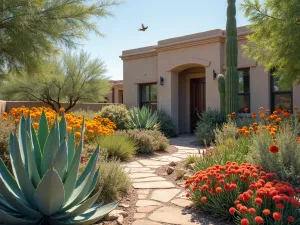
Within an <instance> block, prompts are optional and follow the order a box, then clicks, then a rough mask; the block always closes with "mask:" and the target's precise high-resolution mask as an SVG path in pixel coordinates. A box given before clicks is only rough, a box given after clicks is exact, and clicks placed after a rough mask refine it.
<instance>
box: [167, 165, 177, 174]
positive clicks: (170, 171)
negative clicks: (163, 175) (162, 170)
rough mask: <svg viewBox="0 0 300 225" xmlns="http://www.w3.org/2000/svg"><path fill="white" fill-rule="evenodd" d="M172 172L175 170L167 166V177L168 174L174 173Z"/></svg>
mask: <svg viewBox="0 0 300 225" xmlns="http://www.w3.org/2000/svg"><path fill="white" fill-rule="evenodd" d="M174 170H175V169H174V168H173V167H172V166H169V167H168V168H167V171H166V172H167V174H168V175H170V174H172V173H173V172H174Z"/></svg>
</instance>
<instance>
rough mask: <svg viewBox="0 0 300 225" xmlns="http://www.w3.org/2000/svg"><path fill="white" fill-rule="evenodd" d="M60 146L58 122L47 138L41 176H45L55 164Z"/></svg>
mask: <svg viewBox="0 0 300 225" xmlns="http://www.w3.org/2000/svg"><path fill="white" fill-rule="evenodd" d="M58 146H59V128H58V124H57V122H55V124H54V125H53V127H52V128H51V130H50V134H49V136H48V138H47V141H46V144H45V147H44V153H43V158H42V163H41V174H42V175H44V174H45V173H46V172H47V171H48V170H49V169H50V166H51V164H52V162H53V159H54V156H55V154H56V152H57V150H58Z"/></svg>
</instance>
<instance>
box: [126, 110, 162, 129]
mask: <svg viewBox="0 0 300 225" xmlns="http://www.w3.org/2000/svg"><path fill="white" fill-rule="evenodd" d="M126 127H127V128H128V129H146V130H158V129H159V122H158V114H157V112H156V111H155V112H153V111H152V110H151V109H149V108H148V107H145V106H143V107H142V108H141V109H139V108H132V109H131V110H129V121H128V122H127V124H126Z"/></svg>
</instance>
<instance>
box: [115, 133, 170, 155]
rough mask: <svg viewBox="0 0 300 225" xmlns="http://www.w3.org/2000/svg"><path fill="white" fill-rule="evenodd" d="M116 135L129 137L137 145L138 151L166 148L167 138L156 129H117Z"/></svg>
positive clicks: (147, 151) (149, 151) (151, 151)
mask: <svg viewBox="0 0 300 225" xmlns="http://www.w3.org/2000/svg"><path fill="white" fill-rule="evenodd" d="M115 134H116V135H122V136H126V137H129V138H131V139H132V140H133V141H134V142H135V143H136V144H137V147H138V150H137V151H138V152H139V153H153V152H154V151H164V150H166V149H167V147H168V144H169V140H168V139H167V138H166V137H165V136H164V135H163V134H162V133H161V132H160V131H157V130H137V129H136V130H128V131H117V132H116V133H115Z"/></svg>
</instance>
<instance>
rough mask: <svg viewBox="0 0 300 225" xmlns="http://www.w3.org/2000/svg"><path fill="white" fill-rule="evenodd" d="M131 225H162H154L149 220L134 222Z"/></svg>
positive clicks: (155, 224) (157, 224)
mask: <svg viewBox="0 0 300 225" xmlns="http://www.w3.org/2000/svg"><path fill="white" fill-rule="evenodd" d="M132 225H162V224H161V223H156V222H153V221H149V220H136V221H134V222H133V224H132Z"/></svg>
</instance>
